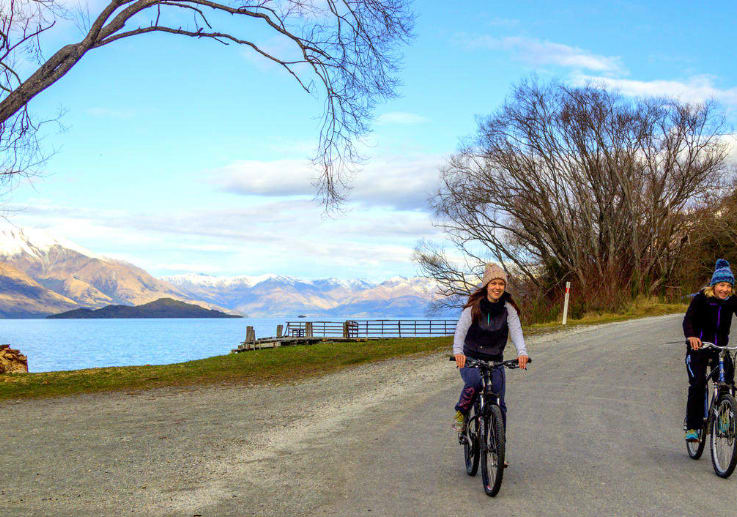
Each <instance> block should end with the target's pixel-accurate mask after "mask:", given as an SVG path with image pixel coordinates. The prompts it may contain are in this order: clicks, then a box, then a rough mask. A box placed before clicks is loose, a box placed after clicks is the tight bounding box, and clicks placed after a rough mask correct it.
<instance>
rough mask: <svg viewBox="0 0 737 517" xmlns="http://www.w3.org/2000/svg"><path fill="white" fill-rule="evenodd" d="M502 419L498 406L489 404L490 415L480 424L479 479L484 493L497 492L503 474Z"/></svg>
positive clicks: (492, 494)
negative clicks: (482, 484)
mask: <svg viewBox="0 0 737 517" xmlns="http://www.w3.org/2000/svg"><path fill="white" fill-rule="evenodd" d="M505 443H506V439H505V436H504V421H503V420H502V411H501V409H499V406H496V405H493V406H491V415H490V416H489V417H486V418H483V419H482V425H481V481H482V482H483V483H484V492H486V495H488V496H491V497H494V496H495V495H496V494H498V493H499V489H500V488H501V486H502V477H503V476H504V450H505Z"/></svg>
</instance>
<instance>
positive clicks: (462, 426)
mask: <svg viewBox="0 0 737 517" xmlns="http://www.w3.org/2000/svg"><path fill="white" fill-rule="evenodd" d="M451 427H452V428H453V430H454V431H456V432H458V433H465V432H466V415H464V414H463V413H461V412H460V411H456V414H455V416H454V417H453V425H452V426H451Z"/></svg>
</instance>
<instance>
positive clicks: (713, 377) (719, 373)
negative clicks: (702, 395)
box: [702, 341, 737, 434]
mask: <svg viewBox="0 0 737 517" xmlns="http://www.w3.org/2000/svg"><path fill="white" fill-rule="evenodd" d="M702 344H703V347H702V348H704V349H709V348H713V349H716V350H719V360H718V362H717V366H716V368H712V370H711V372H709V375H707V376H706V382H707V383H708V382H709V381H712V397H711V402H710V403H709V407H708V409H706V401H704V408H705V409H706V411H705V413H704V420H705V423H706V433H707V434H708V433H709V427H710V426H709V425H708V423H709V422H710V421H711V417H713V416H714V415H715V411H716V408H715V407H714V404H715V401H717V400H718V399H719V395H720V394H721V393H723V392H724V391H727V392H728V393H729V394H730V395H732V396H734V395H735V385H734V383H733V382H727V379H726V374H725V371H726V370H725V367H724V359H725V358H726V357H727V354H729V355H730V358H732V355H731V352H730V351H731V350H737V346H732V347H730V346H718V345H715V344H714V343H709V342H708V341H704V342H703V343H702ZM732 359H733V358H732ZM732 364H733V365H734V359H733V360H732Z"/></svg>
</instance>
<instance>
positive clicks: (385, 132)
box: [2, 0, 737, 280]
mask: <svg viewBox="0 0 737 517" xmlns="http://www.w3.org/2000/svg"><path fill="white" fill-rule="evenodd" d="M99 4H100V0H90V9H91V12H93V13H95V12H96V8H97V9H99ZM450 5H453V7H449V6H450ZM415 9H416V11H417V14H418V18H417V24H416V29H415V33H416V37H415V39H414V40H413V41H412V42H411V43H410V45H409V46H408V47H406V48H405V51H404V66H403V68H402V70H401V72H400V78H401V80H402V86H401V87H400V89H399V94H400V95H399V97H398V98H396V99H392V100H391V101H389V102H386V103H383V104H380V105H379V106H378V107H377V110H376V119H375V121H374V122H373V125H372V127H373V132H372V134H371V135H370V136H369V137H367V138H366V140H365V146H364V155H365V157H366V160H365V163H364V164H363V166H362V168H361V170H359V171H357V173H356V175H355V177H354V179H353V183H352V184H353V189H352V191H351V194H350V200H349V201H348V202H347V203H346V205H345V207H344V211H343V213H341V214H335V215H332V216H329V217H328V216H326V215H325V214H324V213H323V211H322V208H321V206H320V204H319V202H316V201H315V200H314V199H313V189H312V187H311V185H310V181H311V179H312V176H313V174H314V171H313V170H311V169H310V167H309V157H310V156H311V154H312V152H313V150H314V145H315V138H316V136H317V132H318V125H319V117H320V114H321V106H322V105H321V101H320V99H319V98H316V97H311V96H309V95H307V94H306V93H305V92H304V91H303V90H301V89H300V88H299V86H298V85H297V83H295V82H294V80H293V79H292V78H291V77H290V76H288V75H287V74H286V73H285V72H284V71H283V70H281V69H279V68H277V67H276V66H274V65H271V64H269V63H266V62H265V61H263V59H260V58H259V57H257V56H254V55H253V54H252V53H250V52H249V51H248V50H246V49H244V48H238V47H234V46H230V47H224V46H222V45H219V44H217V43H214V42H203V41H194V40H191V39H187V38H176V37H173V36H166V35H152V36H143V37H138V38H131V39H125V40H121V41H119V42H117V43H114V44H112V45H111V46H109V47H107V48H102V49H98V50H95V51H93V52H91V53H89V54H88V55H87V56H85V57H84V59H83V60H82V61H81V62H80V63H79V64H78V65H77V66H76V67H75V68H74V69H72V70H71V71H70V72H69V73H68V74H67V75H66V76H65V77H64V78H62V80H61V81H59V82H58V83H57V84H55V85H53V86H52V87H51V88H49V89H48V90H46V91H45V92H43V93H42V94H41V95H39V96H38V97H37V98H36V99H34V100H33V101H32V103H31V107H32V109H33V110H34V112H35V113H38V114H39V116H41V117H42V116H52V115H54V114H56V113H57V112H58V111H59V110H63V112H64V114H63V116H62V117H61V119H60V121H61V123H62V124H63V126H64V130H63V131H57V130H56V129H54V130H53V131H51V130H49V131H47V132H46V133H45V140H44V143H45V145H46V146H47V147H48V148H54V149H56V150H57V151H56V153H55V154H54V156H53V157H52V158H51V160H49V161H48V163H46V164H45V166H44V174H43V175H42V176H40V177H37V178H34V179H33V180H32V181H22V182H20V183H18V184H17V185H16V186H15V188H14V190H13V191H11V192H9V193H7V194H6V195H5V196H4V197H3V200H2V203H3V205H4V207H5V208H6V209H7V210H8V216H9V217H10V220H11V221H12V222H14V223H16V224H19V225H22V226H31V227H36V228H45V229H48V230H49V231H51V232H52V233H55V234H58V235H61V236H64V237H65V238H68V239H70V240H73V241H75V242H77V243H78V244H80V245H82V246H84V247H86V248H88V249H91V250H93V251H94V252H96V253H98V254H102V255H109V256H113V257H119V258H122V259H125V260H128V261H131V262H133V263H135V264H137V265H140V266H142V267H144V268H146V269H147V270H148V271H149V272H151V273H152V274H154V275H157V276H160V275H169V274H178V273H189V272H202V273H208V274H214V275H218V276H231V275H258V274H264V273H277V274H284V275H291V276H296V277H302V278H321V277H328V276H331V277H338V278H346V279H348V278H364V279H369V280H380V279H383V278H388V277H391V276H395V275H407V276H411V275H414V274H415V273H416V265H415V264H414V263H413V262H412V260H411V255H412V250H413V248H414V246H415V245H416V244H417V241H418V240H420V239H429V240H435V241H441V240H442V237H443V236H442V234H441V233H439V232H438V231H437V230H436V229H435V228H433V225H432V217H431V214H430V212H429V209H428V207H427V199H428V197H429V196H430V194H431V193H432V192H433V191H434V190H435V189H436V188H437V181H438V169H439V168H440V167H441V166H442V164H443V160H444V159H445V157H447V156H448V155H449V154H450V153H452V152H454V150H456V149H457V147H458V145H459V142H460V141H461V139H463V138H466V137H469V136H470V135H472V134H473V132H474V129H475V120H476V117H477V116H483V115H485V114H489V113H491V112H492V111H494V110H495V109H497V108H498V107H499V105H500V104H501V103H502V102H503V100H504V98H505V96H506V95H507V94H508V93H509V91H510V88H511V87H512V85H514V84H515V83H517V82H518V81H520V80H521V79H523V78H526V77H529V76H530V75H531V74H533V73H534V74H536V75H537V76H538V77H539V78H540V79H542V80H548V79H557V80H561V81H565V82H568V83H570V84H582V83H584V82H586V81H598V82H603V83H606V84H608V85H610V86H611V87H614V88H618V89H620V90H621V91H622V92H623V93H626V94H631V95H642V96H646V95H663V94H665V95H674V96H678V97H679V98H681V99H683V100H688V101H701V100H704V99H707V98H713V99H715V100H717V101H719V102H720V103H722V105H723V106H724V108H725V109H726V110H727V113H728V118H729V120H730V122H733V121H734V120H735V116H734V110H735V109H736V108H737V72H736V71H735V66H734V63H735V57H736V56H735V53H736V51H735V45H734V44H733V39H734V33H735V29H737V21H736V20H737V6H735V4H734V3H732V2H711V3H709V4H708V7H705V6H704V5H703V4H697V3H694V2H672V1H671V2H642V3H638V2H619V3H616V4H615V3H611V2H606V3H604V2H590V1H589V2H565V4H564V5H563V6H561V2H490V1H467V2H458V3H456V4H448V3H447V2H439V1H431V0H423V1H416V2H415ZM258 37H261V38H263V42H264V44H266V45H271V46H278V45H280V43H279V42H278V41H277V40H276V39H275V38H273V37H272V36H271V35H269V34H260V35H258ZM79 38H80V35H79V32H78V31H77V30H76V29H75V28H74V26H73V25H72V24H61V25H60V26H59V27H58V32H56V33H53V34H51V35H50V37H49V40H48V42H47V49H48V52H51V51H53V50H55V49H56V48H58V46H59V45H61V44H63V43H66V42H69V41H72V40H78V39H79Z"/></svg>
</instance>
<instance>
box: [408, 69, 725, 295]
mask: <svg viewBox="0 0 737 517" xmlns="http://www.w3.org/2000/svg"><path fill="white" fill-rule="evenodd" d="M722 126H723V117H722V116H721V114H720V112H719V111H718V110H717V109H716V108H715V107H714V106H713V105H712V104H709V103H707V104H699V105H690V104H684V103H679V102H677V101H675V100H673V99H665V98H660V99H632V98H628V97H625V96H622V95H619V94H617V93H615V92H612V91H607V90H606V89H604V88H601V87H597V86H595V85H591V86H587V87H581V88H572V87H568V86H566V85H563V84H559V83H552V84H547V85H541V84H539V83H538V82H537V81H534V80H533V81H524V82H522V83H521V84H520V85H518V86H516V87H515V88H514V90H513V93H512V95H511V96H510V97H509V99H508V100H507V101H506V102H505V104H504V105H503V106H502V108H501V109H499V111H498V112H497V113H496V114H494V115H492V116H490V117H488V118H486V119H484V120H482V121H480V122H479V127H478V133H477V135H476V138H475V140H474V141H473V143H472V144H470V145H468V146H465V147H464V148H462V149H461V150H460V151H459V152H458V153H457V154H455V155H454V156H453V157H451V158H450V160H449V161H448V163H447V165H446V166H445V168H444V169H443V171H442V187H441V189H440V191H439V192H438V193H437V195H436V196H435V197H434V200H433V203H434V209H435V213H436V216H437V219H436V224H437V225H438V226H439V227H441V228H443V229H444V230H445V231H446V232H447V234H448V236H449V237H450V239H451V240H452V242H454V243H455V245H456V246H457V248H458V251H459V252H460V253H461V254H462V256H464V257H466V259H467V260H468V261H469V263H470V264H472V265H478V264H480V263H482V262H484V261H487V260H489V259H492V260H496V261H498V262H501V263H502V264H503V265H504V267H505V268H507V269H508V270H509V271H510V272H514V273H516V274H518V275H520V276H521V277H522V278H523V279H524V280H525V281H527V282H529V283H530V284H532V285H536V286H538V288H539V289H542V290H543V291H544V290H546V289H549V288H551V286H555V285H559V284H560V283H561V282H563V281H564V280H570V281H572V282H573V283H574V285H576V286H577V287H578V289H579V293H581V294H582V295H583V296H584V297H589V298H591V299H595V300H599V301H600V300H604V301H605V302H607V301H611V302H614V301H616V300H618V299H621V296H625V297H627V298H629V297H630V296H632V294H637V293H645V294H647V293H654V292H657V290H658V288H660V287H661V286H662V285H663V283H664V282H665V281H666V280H667V279H668V278H669V277H670V276H671V275H672V273H673V269H674V267H675V266H676V264H677V263H678V257H679V253H680V251H681V249H682V246H684V241H683V239H682V238H681V237H682V236H683V235H684V234H685V232H686V230H687V223H688V218H687V214H686V211H687V209H688V208H689V207H690V206H694V205H695V204H698V202H699V200H700V199H702V198H703V196H705V195H706V194H707V193H708V192H713V191H714V189H716V188H719V187H720V186H721V181H722V178H723V175H724V173H725V171H726V165H725V156H726V153H727V148H726V145H725V143H724V140H723V139H722V138H721V133H722ZM416 259H417V261H418V262H419V264H420V266H421V268H423V270H424V271H425V272H426V273H427V274H428V275H429V276H432V277H433V278H435V279H436V280H438V281H439V282H440V283H441V285H444V286H446V287H445V290H444V291H445V292H444V294H447V295H456V294H458V292H459V290H460V291H462V290H463V289H464V283H463V282H462V281H459V280H458V279H459V278H461V277H460V276H459V275H460V273H459V272H458V271H456V270H455V269H454V268H453V267H452V266H451V265H450V263H449V262H448V261H447V260H444V257H443V255H442V253H441V252H440V251H439V250H437V249H432V248H431V247H430V248H428V247H427V246H426V245H421V246H419V247H418V249H417V252H416ZM456 269H457V268H456Z"/></svg>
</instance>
